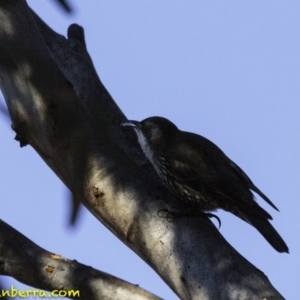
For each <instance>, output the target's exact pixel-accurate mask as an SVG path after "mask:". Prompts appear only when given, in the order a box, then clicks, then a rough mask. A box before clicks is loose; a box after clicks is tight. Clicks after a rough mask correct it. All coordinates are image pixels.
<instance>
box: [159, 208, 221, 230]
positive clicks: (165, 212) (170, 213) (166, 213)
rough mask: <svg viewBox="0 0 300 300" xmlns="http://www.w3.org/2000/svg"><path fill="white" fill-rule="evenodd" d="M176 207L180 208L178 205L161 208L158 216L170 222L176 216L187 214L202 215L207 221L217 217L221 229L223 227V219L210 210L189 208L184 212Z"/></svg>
mask: <svg viewBox="0 0 300 300" xmlns="http://www.w3.org/2000/svg"><path fill="white" fill-rule="evenodd" d="M175 209H178V207H172V208H171V209H166V208H165V209H160V210H159V211H158V212H157V216H158V217H160V218H165V219H167V221H168V222H172V221H173V220H174V219H175V218H179V217H185V216H196V217H200V218H202V219H204V220H205V221H207V218H210V219H211V218H215V219H216V220H217V221H218V223H219V229H220V227H221V224H222V222H221V220H220V218H219V217H218V216H217V215H215V214H212V213H209V212H203V211H197V212H195V211H192V210H187V211H185V212H182V210H181V211H180V212H178V211H176V210H175Z"/></svg>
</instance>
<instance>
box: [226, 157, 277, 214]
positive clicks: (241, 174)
mask: <svg viewBox="0 0 300 300" xmlns="http://www.w3.org/2000/svg"><path fill="white" fill-rule="evenodd" d="M228 160H229V163H230V165H231V167H232V169H233V170H235V172H236V174H237V176H239V177H240V179H241V180H243V181H244V182H245V183H247V185H248V186H249V188H250V189H251V190H252V191H254V192H256V193H257V194H258V195H259V196H260V197H262V198H263V199H264V200H265V201H266V202H267V203H268V204H269V205H271V206H272V207H273V208H274V209H276V210H277V211H279V209H278V208H277V207H276V206H275V204H274V203H273V202H272V201H271V200H270V199H269V198H268V197H267V196H266V195H265V194H264V193H263V192H262V191H261V190H260V189H259V188H258V187H256V186H255V185H254V183H253V182H252V181H251V179H250V178H249V177H248V176H247V174H246V173H245V172H244V171H243V170H242V169H241V168H240V167H239V166H238V165H237V164H235V163H234V162H233V161H232V160H230V159H229V158H228Z"/></svg>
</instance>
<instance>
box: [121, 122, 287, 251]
mask: <svg viewBox="0 0 300 300" xmlns="http://www.w3.org/2000/svg"><path fill="white" fill-rule="evenodd" d="M122 125H123V126H132V127H133V128H134V129H135V131H136V134H137V136H138V141H139V143H140V145H141V148H142V149H143V151H144V153H145V155H146V156H147V158H148V159H149V161H150V162H151V163H152V165H153V167H154V168H155V170H156V171H157V173H158V175H159V176H160V178H161V180H162V181H163V183H164V184H165V186H166V187H167V188H168V189H169V190H170V191H171V192H172V193H173V194H175V195H176V196H177V197H178V198H179V199H181V200H183V201H185V203H187V205H189V206H195V207H197V208H198V209H199V210H201V211H213V210H216V209H218V208H222V209H224V210H226V211H229V212H231V213H233V214H234V215H236V216H237V217H239V218H241V219H242V220H244V221H246V222H247V223H249V224H251V225H252V226H254V227H255V228H256V229H257V230H258V231H259V232H260V233H261V234H262V235H263V236H264V237H265V239H266V240H267V241H268V242H269V243H270V244H271V245H272V246H273V247H274V248H275V249H276V250H277V251H278V252H288V247H287V245H286V244H285V242H284V241H283V239H282V238H281V237H280V235H279V234H278V233H277V231H276V230H275V229H274V227H273V226H272V225H271V224H270V222H269V220H272V217H271V216H270V214H269V213H267V212H266V211H265V210H264V209H263V208H261V207H260V206H259V205H258V204H257V202H256V201H255V200H254V197H253V194H252V192H251V191H253V192H256V193H257V194H258V195H259V196H261V197H262V198H263V199H264V200H265V201H266V202H267V203H268V204H270V205H271V206H272V207H273V208H274V209H276V210H278V209H277V207H276V206H275V205H274V204H273V203H272V202H271V200H270V199H269V198H268V197H267V196H266V195H264V194H263V193H262V192H261V191H260V190H259V189H258V188H257V187H256V186H255V185H254V184H253V182H252V181H251V180H250V178H249V177H248V176H247V175H246V174H245V172H244V171H243V170H242V169H241V168H240V167H238V166H237V165H236V164H235V163H234V162H233V161H232V160H230V159H229V158H228V157H227V156H226V155H225V153H224V152H223V151H222V150H221V149H220V148H218V147H217V146H216V145H215V144H214V143H212V142H211V141H209V140H208V139H206V138H204V137H202V136H200V135H197V134H194V133H190V132H185V131H181V130H179V129H178V128H177V127H176V125H174V124H173V123H172V122H170V121H169V120H167V119H165V118H162V117H150V118H147V119H145V120H143V121H141V122H137V121H128V122H125V123H123V124H122Z"/></svg>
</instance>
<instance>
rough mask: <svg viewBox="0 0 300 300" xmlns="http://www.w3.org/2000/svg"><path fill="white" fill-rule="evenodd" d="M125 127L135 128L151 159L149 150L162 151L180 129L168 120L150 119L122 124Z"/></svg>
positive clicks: (144, 149)
mask: <svg viewBox="0 0 300 300" xmlns="http://www.w3.org/2000/svg"><path fill="white" fill-rule="evenodd" d="M121 125H122V126H123V127H127V126H128V127H133V129H134V130H135V132H136V134H137V137H138V141H139V143H140V145H141V147H142V149H143V151H144V152H145V154H146V156H147V157H148V158H149V150H150V151H151V152H152V151H153V150H162V149H163V148H164V146H165V145H167V144H168V143H170V142H171V140H172V138H174V136H175V135H176V132H177V131H178V128H177V127H176V125H175V124H173V123H172V122H171V121H169V120H168V119H166V118H162V117H150V118H147V119H144V120H143V121H141V122H139V121H127V122H124V123H122V124H121Z"/></svg>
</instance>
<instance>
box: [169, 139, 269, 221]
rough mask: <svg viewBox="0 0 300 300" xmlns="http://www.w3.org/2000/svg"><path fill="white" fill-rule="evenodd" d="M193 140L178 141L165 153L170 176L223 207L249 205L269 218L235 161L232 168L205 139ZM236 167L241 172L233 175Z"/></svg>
mask: <svg viewBox="0 0 300 300" xmlns="http://www.w3.org/2000/svg"><path fill="white" fill-rule="evenodd" d="M198 137H199V138H200V136H198ZM201 138H203V137H201ZM197 142H198V143H197V144H192V143H184V142H182V143H177V144H176V145H175V146H174V148H173V150H172V153H171V155H169V157H171V160H170V162H169V167H170V168H171V172H172V174H173V176H174V177H175V178H176V179H177V180H178V181H179V182H181V183H182V184H184V185H186V186H187V187H188V188H190V189H192V190H193V191H196V192H199V193H207V194H209V195H210V196H211V197H214V198H217V199H218V201H219V202H220V204H221V205H220V206H221V207H222V206H223V205H222V203H224V206H226V205H227V204H229V203H231V204H232V206H234V207H240V208H242V209H246V210H247V208H249V209H252V210H253V212H255V214H257V215H260V216H262V217H265V218H268V219H271V218H272V217H271V216H270V215H269V214H268V213H267V212H266V211H265V210H264V209H262V208H261V207H260V206H259V205H258V204H257V203H256V202H255V201H254V199H253V195H252V193H251V191H250V190H249V188H251V187H250V186H249V183H248V181H247V180H249V182H251V180H250V179H249V178H248V177H247V175H246V174H245V173H244V172H243V171H242V170H241V169H240V168H239V167H238V166H236V165H235V164H234V167H233V166H232V164H231V163H233V162H232V161H231V160H230V159H229V158H228V157H227V156H226V155H225V154H224V153H223V152H222V150H221V149H219V148H218V147H217V146H216V145H215V144H213V143H212V142H210V141H209V140H207V139H205V138H203V139H198V140H197ZM237 170H240V172H242V173H241V174H239V175H237V172H238V171H237ZM243 176H246V178H244V177H243ZM240 177H242V179H241V178H240ZM252 185H253V184H252ZM253 186H254V185H253ZM203 196H205V195H203ZM222 208H224V207H222Z"/></svg>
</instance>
